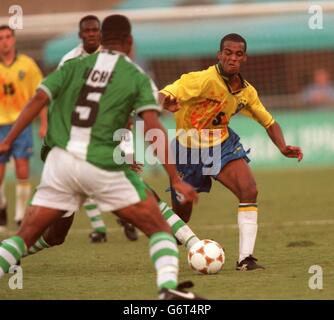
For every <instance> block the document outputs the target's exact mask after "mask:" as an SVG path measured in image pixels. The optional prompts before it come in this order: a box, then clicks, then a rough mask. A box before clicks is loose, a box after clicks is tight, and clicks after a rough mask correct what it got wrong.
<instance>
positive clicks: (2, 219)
mask: <svg viewBox="0 0 334 320" xmlns="http://www.w3.org/2000/svg"><path fill="white" fill-rule="evenodd" d="M6 226H7V208H6V207H5V208H2V209H0V227H1V230H2V229H3V230H5V229H6Z"/></svg>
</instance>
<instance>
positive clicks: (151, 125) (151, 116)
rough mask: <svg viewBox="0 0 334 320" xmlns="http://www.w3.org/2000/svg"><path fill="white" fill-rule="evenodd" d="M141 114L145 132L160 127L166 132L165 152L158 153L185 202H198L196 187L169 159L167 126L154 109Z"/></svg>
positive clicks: (172, 183)
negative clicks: (164, 125)
mask: <svg viewBox="0 0 334 320" xmlns="http://www.w3.org/2000/svg"><path fill="white" fill-rule="evenodd" d="M140 116H141V117H142V118H143V120H144V123H145V127H144V131H145V133H146V132H147V131H148V130H150V129H158V130H161V132H163V133H164V139H165V152H164V154H163V156H162V157H161V155H159V154H158V157H159V160H160V161H161V163H162V164H163V166H164V168H165V170H166V172H167V173H168V175H169V177H170V181H171V185H172V187H173V188H174V189H175V190H177V191H178V192H180V193H181V194H182V195H183V196H184V202H192V201H195V202H197V199H198V196H197V193H196V191H195V189H194V188H193V187H191V186H190V185H189V184H187V183H185V182H183V181H182V180H181V178H180V177H179V175H178V174H177V171H176V166H175V164H171V163H169V161H168V159H169V157H168V155H169V154H170V153H171V152H172V151H171V149H170V147H169V143H168V138H167V134H166V131H165V128H164V127H163V126H162V124H161V123H160V120H159V116H158V113H157V112H156V111H154V110H148V111H143V112H142V113H141V114H140Z"/></svg>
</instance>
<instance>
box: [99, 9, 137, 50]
mask: <svg viewBox="0 0 334 320" xmlns="http://www.w3.org/2000/svg"><path fill="white" fill-rule="evenodd" d="M132 43H133V39H132V35H131V23H130V21H129V19H128V18H127V17H125V16H123V15H119V14H114V15H111V16H108V17H106V18H105V19H104V20H103V23H102V44H103V46H104V47H106V48H110V49H114V50H119V51H122V52H124V53H125V54H129V53H130V51H131V48H132Z"/></svg>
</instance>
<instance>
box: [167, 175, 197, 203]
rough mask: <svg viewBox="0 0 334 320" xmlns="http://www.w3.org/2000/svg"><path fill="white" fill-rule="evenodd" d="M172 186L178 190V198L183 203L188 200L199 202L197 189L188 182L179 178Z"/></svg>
mask: <svg viewBox="0 0 334 320" xmlns="http://www.w3.org/2000/svg"><path fill="white" fill-rule="evenodd" d="M172 188H173V189H174V190H175V191H176V194H177V197H178V200H179V202H180V203H181V204H183V203H187V202H195V203H196V202H197V201H198V194H197V192H196V190H195V189H194V188H193V187H192V186H191V185H190V184H188V183H186V182H184V181H182V180H181V179H179V180H178V181H176V182H174V183H172Z"/></svg>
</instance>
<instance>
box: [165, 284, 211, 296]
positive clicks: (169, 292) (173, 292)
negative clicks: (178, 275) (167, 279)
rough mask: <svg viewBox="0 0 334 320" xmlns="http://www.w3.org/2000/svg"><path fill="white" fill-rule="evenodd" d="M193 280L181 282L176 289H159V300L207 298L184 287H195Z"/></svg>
mask: <svg viewBox="0 0 334 320" xmlns="http://www.w3.org/2000/svg"><path fill="white" fill-rule="evenodd" d="M193 286H194V284H193V283H192V282H191V281H185V282H182V283H180V284H179V285H178V286H177V288H176V289H167V288H163V289H161V290H160V291H159V300H207V299H205V298H203V297H200V296H198V295H196V294H195V293H192V292H189V291H185V290H184V289H187V288H191V287H193Z"/></svg>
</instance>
